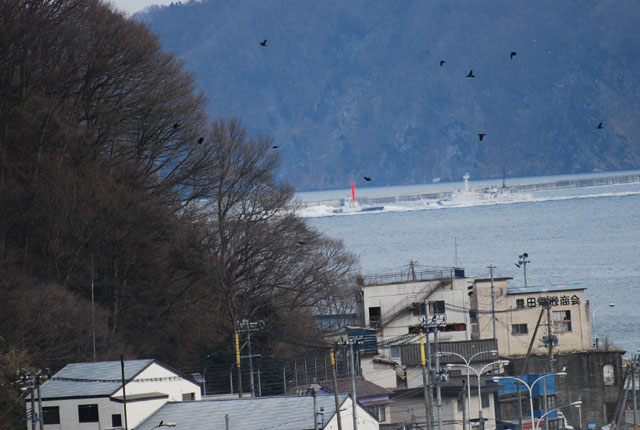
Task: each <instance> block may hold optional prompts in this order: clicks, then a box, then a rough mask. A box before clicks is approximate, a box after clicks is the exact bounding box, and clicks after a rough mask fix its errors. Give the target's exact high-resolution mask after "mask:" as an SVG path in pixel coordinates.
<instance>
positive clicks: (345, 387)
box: [318, 377, 393, 403]
mask: <svg viewBox="0 0 640 430" xmlns="http://www.w3.org/2000/svg"><path fill="white" fill-rule="evenodd" d="M336 382H337V383H338V393H341V394H346V393H351V379H350V378H340V379H338V380H337V381H336ZM318 383H319V384H320V385H322V388H324V389H325V390H326V391H327V392H330V393H333V381H320V382H318ZM355 383H356V398H357V399H358V401H362V402H364V403H366V402H367V401H366V399H367V398H368V397H378V396H389V395H391V394H393V391H391V390H388V389H386V388H384V387H381V386H380V385H377V384H374V383H373V382H371V381H367V380H366V379H363V378H360V377H358V378H355Z"/></svg>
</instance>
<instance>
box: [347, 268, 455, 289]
mask: <svg viewBox="0 0 640 430" xmlns="http://www.w3.org/2000/svg"><path fill="white" fill-rule="evenodd" d="M455 275H456V272H455V269H454V268H453V267H443V268H433V269H426V270H421V271H411V270H408V271H406V272H396V273H382V274H378V275H365V276H359V277H358V278H357V279H356V283H357V284H358V285H360V286H367V285H386V284H401V283H406V282H420V281H433V280H434V279H452V278H454V277H455Z"/></svg>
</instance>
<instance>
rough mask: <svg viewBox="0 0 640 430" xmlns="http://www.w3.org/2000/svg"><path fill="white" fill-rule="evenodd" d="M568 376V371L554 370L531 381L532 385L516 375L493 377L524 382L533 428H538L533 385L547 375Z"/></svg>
mask: <svg viewBox="0 0 640 430" xmlns="http://www.w3.org/2000/svg"><path fill="white" fill-rule="evenodd" d="M556 375H557V376H566V375H567V372H564V371H562V372H554V373H545V374H544V375H542V376H540V377H538V378H537V379H536V380H535V381H533V382H532V383H531V385H529V384H527V383H526V382H525V381H524V380H523V379H521V378H518V377H516V376H494V377H493V378H491V379H492V380H493V381H496V382H497V381H500V380H502V379H512V380H514V381H520V382H521V383H522V384H524V386H525V387H527V390H528V391H529V408H530V409H531V411H530V413H531V428H532V429H535V428H536V422H535V419H536V418H535V416H534V413H533V386H534V385H536V382H538V381H541V380H542V379H544V378H546V377H547V376H556Z"/></svg>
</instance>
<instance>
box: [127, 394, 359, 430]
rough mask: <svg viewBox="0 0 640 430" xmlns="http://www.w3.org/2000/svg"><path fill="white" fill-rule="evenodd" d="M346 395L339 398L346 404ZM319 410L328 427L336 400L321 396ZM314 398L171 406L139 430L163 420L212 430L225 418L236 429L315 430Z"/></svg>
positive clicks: (183, 428)
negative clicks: (322, 413) (227, 418)
mask: <svg viewBox="0 0 640 430" xmlns="http://www.w3.org/2000/svg"><path fill="white" fill-rule="evenodd" d="M346 398H347V396H346V395H340V396H339V402H340V404H342V403H343V402H344V401H345V399H346ZM316 400H317V402H318V411H321V410H324V415H323V416H322V418H321V419H322V420H323V421H324V423H325V424H326V423H327V422H329V420H330V419H331V418H332V417H333V416H334V414H335V410H336V404H335V398H334V396H333V395H331V396H323V395H318V396H317V397H316ZM313 414H314V412H313V397H311V396H304V397H294V396H290V397H258V398H243V399H234V400H201V401H194V402H175V403H167V404H165V405H164V406H163V407H161V408H160V409H158V411H156V412H155V413H154V414H153V415H151V416H150V417H149V418H147V419H146V420H145V421H144V422H143V423H141V424H140V425H138V426H137V427H136V430H150V429H151V428H153V427H156V426H157V425H158V423H160V422H161V421H162V422H164V423H171V424H175V427H174V429H175V430H210V429H222V428H225V423H226V421H225V416H228V417H229V422H230V426H231V428H233V429H246V430H251V429H279V430H299V429H312V428H314V425H313Z"/></svg>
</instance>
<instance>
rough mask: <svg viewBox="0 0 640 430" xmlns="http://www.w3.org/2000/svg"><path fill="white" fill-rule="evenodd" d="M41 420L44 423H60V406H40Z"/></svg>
mask: <svg viewBox="0 0 640 430" xmlns="http://www.w3.org/2000/svg"><path fill="white" fill-rule="evenodd" d="M42 422H43V423H44V424H60V408H59V407H58V406H44V407H43V408H42Z"/></svg>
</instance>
